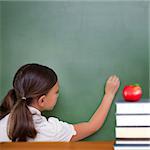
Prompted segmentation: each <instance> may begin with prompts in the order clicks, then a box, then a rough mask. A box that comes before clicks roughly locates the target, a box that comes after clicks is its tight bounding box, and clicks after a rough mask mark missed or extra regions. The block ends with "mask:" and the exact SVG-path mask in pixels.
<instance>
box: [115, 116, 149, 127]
mask: <svg viewBox="0 0 150 150" xmlns="http://www.w3.org/2000/svg"><path fill="white" fill-rule="evenodd" d="M116 126H150V114H147V115H146V114H145V115H136V114H135V115H128V114H127V115H116Z"/></svg>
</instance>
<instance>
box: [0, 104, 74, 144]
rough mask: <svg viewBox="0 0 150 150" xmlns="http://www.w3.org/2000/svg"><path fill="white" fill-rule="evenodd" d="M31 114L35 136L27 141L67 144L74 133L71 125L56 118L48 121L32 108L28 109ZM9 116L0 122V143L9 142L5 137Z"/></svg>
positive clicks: (6, 136)
mask: <svg viewBox="0 0 150 150" xmlns="http://www.w3.org/2000/svg"><path fill="white" fill-rule="evenodd" d="M28 108H29V110H30V112H31V113H32V117H33V122H34V126H35V129H36V131H37V135H36V137H35V138H34V139H31V138H28V140H27V141H51V142H52V141H53V142H56V141H61V142H69V141H70V139H71V138H72V136H73V135H76V131H75V129H74V127H73V125H72V124H68V123H66V122H62V121H59V120H58V119H57V118H54V117H50V118H48V120H47V119H46V118H45V117H44V116H42V115H41V112H40V111H39V110H38V109H36V108H34V107H30V106H29V107H28ZM8 118H9V114H8V115H7V116H5V117H4V118H3V119H1V120H0V142H9V141H11V140H10V139H9V138H8V135H7V123H8Z"/></svg>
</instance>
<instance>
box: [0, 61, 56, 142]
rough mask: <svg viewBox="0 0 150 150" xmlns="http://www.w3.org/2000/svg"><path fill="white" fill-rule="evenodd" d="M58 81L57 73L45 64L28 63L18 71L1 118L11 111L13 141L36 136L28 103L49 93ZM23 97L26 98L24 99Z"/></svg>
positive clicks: (9, 129) (9, 135)
mask: <svg viewBox="0 0 150 150" xmlns="http://www.w3.org/2000/svg"><path fill="white" fill-rule="evenodd" d="M56 82H57V75H56V73H55V72H54V71H53V70H52V69H50V68H48V67H46V66H43V65H39V64H26V65H24V66H22V67H21V68H20V69H19V70H18V71H17V73H16V74H15V76H14V80H13V89H11V90H10V91H9V92H8V94H7V95H6V96H5V98H4V100H3V102H2V104H1V106H0V119H2V118H4V117H5V116H6V115H7V114H9V113H10V116H9V122H8V137H9V138H10V139H11V140H12V141H27V138H28V137H29V138H35V136H36V134H37V131H36V129H35V127H34V123H33V120H32V114H31V112H30V111H29V109H28V105H30V104H31V103H32V101H33V100H35V99H38V98H40V97H41V96H42V95H45V94H47V93H48V91H49V90H50V89H51V88H52V87H53V86H54V85H55V84H56ZM23 97H24V98H26V100H23Z"/></svg>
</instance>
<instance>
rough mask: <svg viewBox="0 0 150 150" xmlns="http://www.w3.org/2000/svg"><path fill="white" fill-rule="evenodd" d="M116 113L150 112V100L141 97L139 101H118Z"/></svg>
mask: <svg viewBox="0 0 150 150" xmlns="http://www.w3.org/2000/svg"><path fill="white" fill-rule="evenodd" d="M116 114H150V100H149V99H141V100H140V101H138V102H125V101H124V100H118V101H117V102H116Z"/></svg>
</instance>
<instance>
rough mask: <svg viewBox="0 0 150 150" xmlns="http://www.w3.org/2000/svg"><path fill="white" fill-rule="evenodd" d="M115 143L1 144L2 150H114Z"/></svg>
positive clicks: (0, 149)
mask: <svg viewBox="0 0 150 150" xmlns="http://www.w3.org/2000/svg"><path fill="white" fill-rule="evenodd" d="M113 144H114V142H113V141H101V142H68V143H67V142H32V143H31V142H28V143H26V142H17V143H13V142H10V143H0V150H113Z"/></svg>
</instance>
